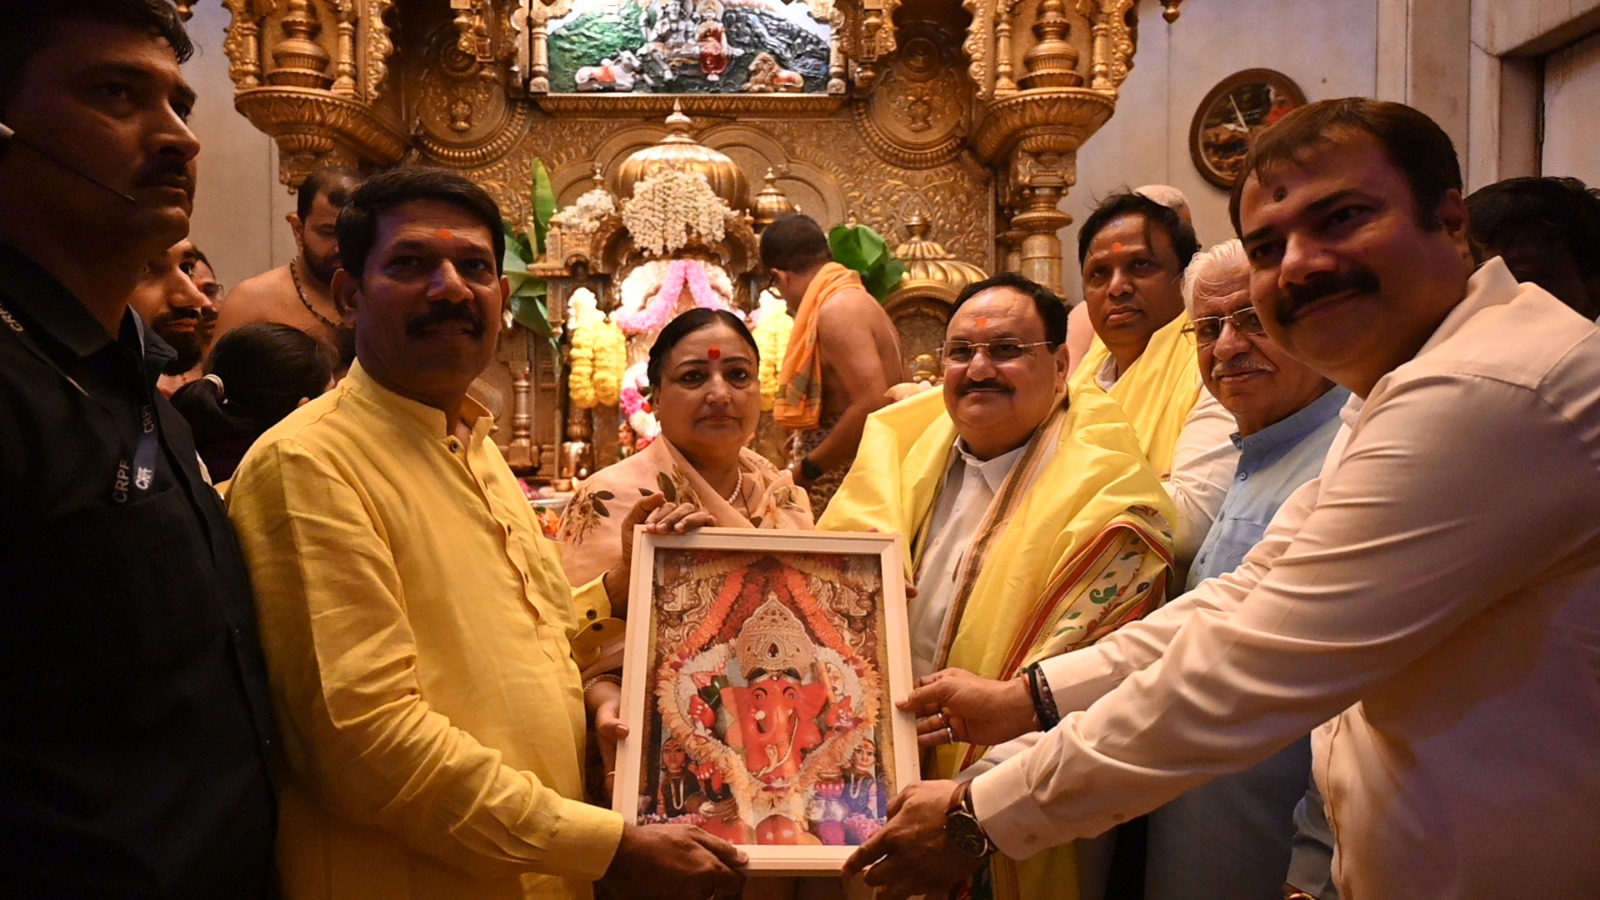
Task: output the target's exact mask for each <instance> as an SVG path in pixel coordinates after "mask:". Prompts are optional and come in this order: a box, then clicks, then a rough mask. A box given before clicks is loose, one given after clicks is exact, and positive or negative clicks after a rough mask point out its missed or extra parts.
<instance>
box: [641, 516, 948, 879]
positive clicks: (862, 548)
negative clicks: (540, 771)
mask: <svg viewBox="0 0 1600 900" xmlns="http://www.w3.org/2000/svg"><path fill="white" fill-rule="evenodd" d="M901 559H902V555H901V549H900V539H899V538H898V537H895V536H885V535H879V534H829V533H823V532H793V531H790V532H781V531H771V530H749V529H733V528H705V529H702V530H700V531H697V532H694V533H692V534H688V535H650V534H646V533H644V532H643V531H640V532H639V534H638V536H637V538H636V540H635V545H634V560H635V562H634V567H633V584H632V593H631V594H630V600H629V614H628V634H627V654H626V658H625V662H624V665H623V701H622V715H623V718H624V720H625V721H626V722H627V723H628V728H629V736H628V737H627V738H626V739H624V740H623V741H622V742H621V743H620V744H619V745H618V748H617V779H616V788H615V793H614V795H613V805H614V808H615V809H617V810H618V811H619V812H621V813H622V814H623V815H624V816H626V817H628V819H629V821H633V822H641V823H657V822H682V823H687V824H694V825H699V826H700V827H702V828H704V829H706V830H707V831H709V832H711V833H712V834H715V835H718V836H719V837H723V838H726V839H727V840H729V841H731V842H733V843H735V844H738V845H740V847H741V848H742V849H744V850H745V852H746V853H747V854H748V856H749V857H750V868H751V869H752V870H754V871H760V872H779V873H782V872H787V873H805V872H821V871H829V872H836V871H838V869H839V867H840V866H841V865H842V864H843V863H844V860H845V859H846V858H847V857H848V856H849V855H850V853H851V852H852V851H853V850H854V848H855V847H857V846H859V845H860V844H862V843H864V842H865V841H866V840H867V839H868V838H870V837H871V836H872V835H874V834H876V833H877V832H878V830H879V829H880V828H882V827H883V824H884V821H885V817H886V815H887V811H888V806H889V800H890V799H891V798H893V797H894V795H895V794H896V793H898V792H899V791H900V789H901V788H903V787H905V786H906V785H908V784H910V783H911V782H913V781H916V780H917V776H918V756H917V742H916V727H915V724H914V720H913V719H912V717H911V716H909V715H908V714H906V713H903V712H901V711H899V710H897V709H895V707H894V704H893V702H892V698H894V697H899V696H904V695H905V694H906V693H907V692H908V691H909V690H910V688H911V659H910V643H909V639H908V638H907V632H906V613H905V582H904V580H903V575H902V564H901Z"/></svg>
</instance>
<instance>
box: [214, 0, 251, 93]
mask: <svg viewBox="0 0 1600 900" xmlns="http://www.w3.org/2000/svg"><path fill="white" fill-rule="evenodd" d="M222 3H223V6H225V7H227V9H228V12H229V13H231V14H232V16H233V18H232V20H231V21H230V22H229V24H228V37H227V38H226V39H225V40H223V42H222V52H223V53H225V54H227V56H228V77H229V78H232V79H233V83H234V84H235V85H236V86H238V87H240V88H252V87H256V86H258V85H260V84H261V42H260V37H261V17H260V14H258V13H257V12H256V5H255V2H254V0H222Z"/></svg>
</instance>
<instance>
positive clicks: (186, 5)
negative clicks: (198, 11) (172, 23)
mask: <svg viewBox="0 0 1600 900" xmlns="http://www.w3.org/2000/svg"><path fill="white" fill-rule="evenodd" d="M172 5H173V6H176V7H177V8H178V18H180V19H182V20H183V21H185V22H187V21H189V20H190V19H192V18H194V0H173V3H172Z"/></svg>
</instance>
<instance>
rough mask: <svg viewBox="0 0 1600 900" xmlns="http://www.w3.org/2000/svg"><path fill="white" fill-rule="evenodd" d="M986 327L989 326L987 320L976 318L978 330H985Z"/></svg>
mask: <svg viewBox="0 0 1600 900" xmlns="http://www.w3.org/2000/svg"><path fill="white" fill-rule="evenodd" d="M988 326H989V320H988V319H985V318H983V317H981V316H980V317H979V318H978V327H979V328H987V327H988Z"/></svg>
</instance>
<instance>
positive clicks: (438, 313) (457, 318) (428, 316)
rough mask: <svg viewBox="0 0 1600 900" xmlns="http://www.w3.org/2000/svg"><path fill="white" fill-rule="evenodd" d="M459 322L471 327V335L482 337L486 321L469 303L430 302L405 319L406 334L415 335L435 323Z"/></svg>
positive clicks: (486, 325) (486, 324)
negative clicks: (425, 310) (418, 311)
mask: <svg viewBox="0 0 1600 900" xmlns="http://www.w3.org/2000/svg"><path fill="white" fill-rule="evenodd" d="M452 322H460V323H462V324H465V325H469V326H471V327H472V335H473V337H483V333H484V331H485V330H486V329H487V328H488V323H486V322H485V321H484V319H483V315H482V314H480V313H479V312H478V310H477V308H476V307H474V306H473V305H472V304H470V303H446V302H439V303H431V304H429V305H428V311H427V312H424V313H418V314H417V315H414V316H412V317H411V318H409V319H407V320H406V334H408V335H411V336H412V337H417V336H418V335H420V334H422V332H424V331H426V330H427V329H429V328H432V327H433V326H435V325H449V324H451V323H452Z"/></svg>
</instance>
